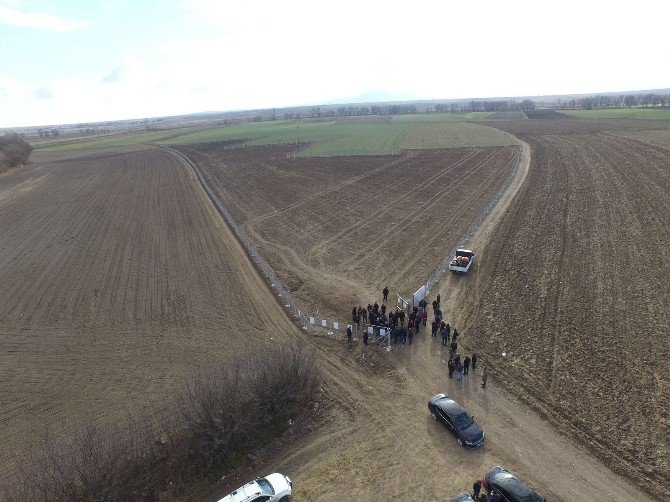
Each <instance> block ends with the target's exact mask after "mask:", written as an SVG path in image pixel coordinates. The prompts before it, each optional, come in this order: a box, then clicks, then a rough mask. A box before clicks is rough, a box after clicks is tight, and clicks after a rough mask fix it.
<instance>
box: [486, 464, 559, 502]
mask: <svg viewBox="0 0 670 502" xmlns="http://www.w3.org/2000/svg"><path fill="white" fill-rule="evenodd" d="M483 484H484V488H485V489H486V491H488V492H489V493H491V491H493V490H495V491H497V492H498V493H499V494H500V498H501V500H504V501H507V502H546V500H547V499H545V498H543V497H540V496H539V495H538V494H537V493H535V492H534V491H533V490H532V489H531V488H530V487H529V486H528V485H527V484H525V483H524V482H523V481H521V480H520V479H519V478H517V477H516V476H515V475H514V474H512V473H511V472H509V471H508V470H507V469H505V468H503V467H500V466H497V467H494V468H493V469H491V470H490V471H489V472H488V473H486V476H484V483H483Z"/></svg>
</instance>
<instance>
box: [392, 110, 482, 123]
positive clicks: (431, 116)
mask: <svg viewBox="0 0 670 502" xmlns="http://www.w3.org/2000/svg"><path fill="white" fill-rule="evenodd" d="M490 115H492V113H491V112H471V113H414V114H412V115H394V116H393V119H392V121H393V122H409V123H414V122H463V121H464V120H481V119H485V118H487V117H489V116H490Z"/></svg>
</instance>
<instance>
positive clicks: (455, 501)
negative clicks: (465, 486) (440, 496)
mask: <svg viewBox="0 0 670 502" xmlns="http://www.w3.org/2000/svg"><path fill="white" fill-rule="evenodd" d="M451 502H477V501H476V500H475V499H474V497H473V496H472V495H470V494H469V493H468V492H462V493H459V494H458V495H456V496H455V497H452V499H451Z"/></svg>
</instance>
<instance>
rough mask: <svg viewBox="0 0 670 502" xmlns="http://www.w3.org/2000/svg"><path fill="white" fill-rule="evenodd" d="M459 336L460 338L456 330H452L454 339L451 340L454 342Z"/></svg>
mask: <svg viewBox="0 0 670 502" xmlns="http://www.w3.org/2000/svg"><path fill="white" fill-rule="evenodd" d="M459 336H461V334H460V333H459V332H458V330H457V329H456V328H454V337H453V338H452V340H453V341H454V342H455V341H456V338H458V337H459Z"/></svg>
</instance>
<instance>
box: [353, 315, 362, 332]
mask: <svg viewBox="0 0 670 502" xmlns="http://www.w3.org/2000/svg"><path fill="white" fill-rule="evenodd" d="M354 322H355V323H356V329H361V316H359V315H358V314H357V315H356V316H354Z"/></svg>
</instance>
